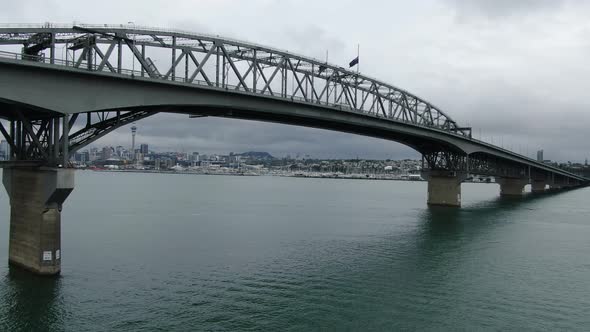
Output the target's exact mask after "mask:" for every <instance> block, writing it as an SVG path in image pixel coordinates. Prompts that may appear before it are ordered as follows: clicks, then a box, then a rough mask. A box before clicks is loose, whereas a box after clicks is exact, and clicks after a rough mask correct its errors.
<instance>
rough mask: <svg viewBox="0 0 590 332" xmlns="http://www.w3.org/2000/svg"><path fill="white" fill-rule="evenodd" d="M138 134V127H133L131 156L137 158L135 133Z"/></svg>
mask: <svg viewBox="0 0 590 332" xmlns="http://www.w3.org/2000/svg"><path fill="white" fill-rule="evenodd" d="M136 132H137V127H136V126H132V127H131V155H132V156H135V133H136Z"/></svg>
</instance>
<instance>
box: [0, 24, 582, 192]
mask: <svg viewBox="0 0 590 332" xmlns="http://www.w3.org/2000/svg"><path fill="white" fill-rule="evenodd" d="M0 72H1V73H2V77H1V78H0V105H1V106H2V108H1V109H0V117H2V118H4V119H7V120H9V121H10V126H9V128H8V129H6V128H4V126H0V131H2V134H3V136H4V137H5V138H6V140H7V141H8V142H9V143H10V145H11V147H12V151H13V153H12V160H13V161H28V162H37V163H41V164H44V165H53V166H56V165H59V164H63V165H65V164H67V160H68V157H69V155H70V154H71V153H72V152H74V151H76V150H78V149H80V148H82V147H84V146H86V145H88V144H90V143H91V142H93V141H94V140H96V139H98V138H100V137H102V136H104V135H105V134H107V133H109V132H111V131H112V130H114V129H116V128H119V127H121V126H123V125H126V124H129V123H131V122H133V121H137V120H139V119H142V118H145V117H148V116H151V115H153V114H156V113H158V112H173V113H185V114H190V115H192V116H195V117H199V116H218V117H232V118H242V119H250V120H260V121H271V122H280V123H287V124H295V125H302V126H309V127H317V128H324V129H332V130H338V131H344V132H351V133H356V134H361V135H367V136H373V137H380V138H385V139H389V140H393V141H397V142H400V143H403V144H406V145H408V146H410V147H413V148H414V149H416V150H418V151H419V152H420V153H422V155H423V159H424V162H425V167H424V168H425V169H430V170H441V171H449V172H451V173H450V174H454V173H453V172H457V171H459V172H468V173H472V174H483V175H494V176H501V177H509V178H528V179H529V182H531V181H532V180H531V179H532V178H542V179H544V180H543V181H545V182H549V181H553V182H559V183H562V182H563V183H570V181H571V182H572V183H576V184H578V183H582V182H586V181H587V179H585V178H583V177H581V176H578V175H576V174H572V173H570V172H567V171H564V170H561V169H558V168H556V167H553V166H550V165H547V164H544V163H539V162H536V161H534V160H532V159H530V158H528V157H525V156H522V155H519V154H516V153H514V152H511V151H508V150H505V149H503V148H500V147H497V146H494V145H491V144H488V143H485V142H482V141H478V140H475V139H473V138H472V137H471V128H467V127H462V126H460V125H458V124H457V122H456V121H455V120H453V119H452V118H451V117H449V116H448V115H447V114H446V113H444V112H443V111H441V110H440V109H439V108H437V107H436V106H434V105H433V104H431V103H429V102H427V101H425V100H424V99H421V98H419V97H417V96H415V95H413V94H411V93H409V92H407V91H405V90H403V89H400V88H397V87H395V86H393V85H391V84H387V83H385V82H382V81H380V80H377V79H373V78H370V77H367V76H365V75H362V74H360V73H356V72H353V71H350V70H347V69H345V68H342V67H339V66H335V65H333V64H329V63H326V62H324V61H321V60H317V59H312V58H309V57H304V56H300V55H297V54H293V53H290V52H286V51H282V50H277V49H274V48H269V47H265V46H261V45H257V44H253V43H247V42H243V41H238V40H231V39H227V38H221V37H219V36H209V35H203V34H195V33H191V32H186V31H178V30H175V31H173V30H163V29H158V28H150V27H137V26H126V25H87V24H84V25H76V26H71V25H67V26H66V25H53V24H45V25H1V26H0Z"/></svg>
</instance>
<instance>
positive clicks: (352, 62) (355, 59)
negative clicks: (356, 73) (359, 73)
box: [348, 56, 359, 68]
mask: <svg viewBox="0 0 590 332" xmlns="http://www.w3.org/2000/svg"><path fill="white" fill-rule="evenodd" d="M358 64H359V57H358V56H357V57H356V58H354V59H352V61H350V63H349V64H348V67H349V68H352V67H354V66H356V65H358Z"/></svg>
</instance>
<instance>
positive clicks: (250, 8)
mask: <svg viewBox="0 0 590 332" xmlns="http://www.w3.org/2000/svg"><path fill="white" fill-rule="evenodd" d="M80 6H81V5H80V4H79V3H78V2H74V1H73V0H62V1H59V3H58V2H56V1H53V2H41V3H39V2H33V1H29V0H23V1H19V2H14V1H10V2H9V3H7V4H6V5H5V6H3V8H2V9H3V10H2V11H1V12H0V21H5V22H23V21H24V22H35V21H36V22H45V21H53V22H72V21H74V20H79V21H84V22H88V23H126V22H128V21H134V22H135V23H136V24H138V25H152V26H161V27H171V28H179V29H185V30H194V31H196V32H204V33H209V34H219V35H223V36H227V37H231V38H238V39H245V40H248V41H252V42H256V43H260V44H265V45H269V46H273V47H276V48H280V49H288V50H290V51H293V52H297V53H301V54H304V55H308V56H312V57H316V58H320V59H323V58H324V57H325V51H326V49H329V51H330V62H333V63H335V64H337V65H343V66H345V65H346V63H347V62H348V61H349V60H350V59H351V57H352V56H354V54H356V45H357V43H360V44H361V71H362V72H363V73H365V74H367V75H369V76H372V77H376V78H378V79H380V80H383V81H386V82H389V83H392V84H393V85H396V86H398V87H401V88H404V89H406V90H408V91H411V92H412V93H415V94H417V95H418V96H421V97H423V98H424V99H426V100H428V101H430V102H432V103H434V104H435V105H437V106H439V107H441V108H442V110H443V111H445V112H446V113H447V114H449V115H450V116H451V117H452V118H453V119H455V120H456V121H458V122H459V123H460V124H462V125H463V124H464V125H467V124H469V125H471V126H473V127H474V134H475V135H476V137H477V136H478V134H479V132H480V131H481V132H482V134H483V136H484V137H486V138H487V139H488V140H489V139H490V138H491V137H494V140H495V143H498V142H500V141H502V140H503V142H504V145H505V146H512V147H520V149H521V150H526V149H527V148H526V147H527V146H528V149H529V153H532V152H533V151H534V150H535V149H537V148H543V149H544V150H545V154H546V155H547V156H548V157H549V158H551V159H557V160H568V159H570V160H584V159H585V158H586V157H588V156H590V151H589V150H590V147H589V145H588V143H587V142H588V141H587V138H586V133H587V131H588V129H587V128H588V124H590V118H589V116H588V114H589V113H588V111H587V110H588V109H589V108H590V103H589V102H587V101H586V100H587V91H586V90H587V88H586V87H588V86H590V63H589V62H588V61H587V59H588V56H589V55H590V42H588V38H587V35H588V31H589V28H588V24H587V17H588V16H589V15H590V5H588V4H586V3H585V2H582V1H571V0H555V1H553V0H539V1H532V0H520V1H507V0H494V1H492V0H490V1H484V0H469V1H462V0H442V1H440V0H425V1H420V2H407V1H391V2H383V1H377V0H366V1H364V2H363V3H361V4H359V3H358V2H354V1H321V2H318V1H316V2H314V3H302V2H301V1H294V0H283V1H272V0H252V1H248V2H246V1H230V0H224V1H219V0H200V1H199V2H195V1H188V0H178V1H175V2H174V3H173V4H172V3H170V2H169V1H154V2H151V3H150V6H145V5H143V2H139V1H136V0H130V1H125V2H120V1H119V2H115V1H111V0H105V1H103V3H102V6H97V7H96V8H95V10H92V11H81V10H79V8H80ZM114 6H119V8H121V10H120V11H113V10H111V8H112V7H114ZM164 56H165V57H163V58H162V59H163V60H161V62H162V63H165V62H166V61H167V59H168V55H167V54H164ZM137 126H138V127H139V134H138V140H139V141H141V142H146V143H148V144H150V145H151V146H153V147H154V148H157V149H160V150H166V149H185V150H186V151H205V152H207V153H211V152H229V151H236V152H237V151H245V150H268V151H269V152H271V153H274V154H277V155H282V154H283V155H284V154H286V153H290V154H293V153H297V152H299V153H302V154H306V153H310V154H317V155H318V156H329V157H355V156H356V155H358V156H360V157H371V158H388V157H396V158H397V157H400V158H401V157H405V156H417V154H416V153H415V152H414V151H413V150H411V149H409V148H407V147H404V146H402V145H400V144H397V143H394V142H388V141H383V140H376V139H371V138H366V137H360V136H355V135H350V134H345V133H335V132H329V131H322V130H314V129H309V128H300V127H292V126H284V125H278V124H269V123H258V122H249V121H238V120H226V119H213V118H211V119H210V118H205V119H194V120H188V119H186V117H185V116H178V115H166V114H164V115H158V116H157V117H154V118H148V119H145V120H143V121H140V122H138V123H137ZM102 144H109V145H129V144H130V135H129V128H123V129H120V130H118V131H116V132H114V133H112V134H109V135H107V136H105V137H104V138H103V139H101V140H99V141H97V142H96V145H102Z"/></svg>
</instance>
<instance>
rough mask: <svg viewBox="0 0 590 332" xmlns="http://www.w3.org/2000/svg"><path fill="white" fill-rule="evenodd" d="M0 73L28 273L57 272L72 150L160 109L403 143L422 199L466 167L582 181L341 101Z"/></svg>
mask: <svg viewBox="0 0 590 332" xmlns="http://www.w3.org/2000/svg"><path fill="white" fill-rule="evenodd" d="M0 72H1V73H2V75H0V118H2V119H4V120H3V121H1V122H0V132H1V134H2V136H3V137H4V139H5V140H7V141H8V143H9V145H10V161H8V162H5V163H3V164H2V166H4V167H7V169H5V172H4V174H3V182H4V185H5V187H6V188H7V191H8V193H9V197H10V204H11V221H10V239H11V241H10V249H9V251H10V258H9V259H10V262H11V263H13V264H17V265H20V266H24V267H26V268H28V269H30V270H32V271H34V272H36V273H44V274H56V273H59V269H60V257H61V251H60V237H59V233H60V232H59V230H60V211H61V204H62V203H63V201H64V200H65V199H66V197H67V195H68V194H69V193H70V192H71V191H72V190H73V174H71V172H70V170H68V169H67V166H68V161H69V157H70V155H71V154H72V153H73V152H75V151H77V150H79V149H81V148H83V147H84V146H87V145H88V144H90V143H92V142H94V141H95V140H97V139H99V138H100V137H103V136H104V135H106V134H108V133H109V132H111V131H113V130H115V129H117V128H120V127H122V126H125V125H127V124H130V123H132V122H135V121H138V120H140V119H143V118H146V117H149V116H152V115H154V114H158V113H180V114H186V115H187V116H190V115H193V116H213V117H224V118H235V119H244V120H253V121H265V122H275V123H282V124H289V125H297V126H305V127H313V128H320V129H327V130H335V131H340V132H347V133H353V134H358V135H364V136H370V137H375V138H381V139H386V140H391V141H395V142H399V143H402V144H405V145H407V146H410V147H412V148H414V149H416V150H417V151H419V152H420V153H421V154H422V155H423V176H424V177H425V178H426V179H427V180H428V197H427V202H428V204H430V205H447V206H460V204H461V182H463V181H464V180H465V179H466V178H468V176H469V175H470V174H480V175H487V176H494V177H496V179H497V182H498V183H500V185H501V192H502V194H503V195H518V194H521V193H522V188H524V184H527V183H531V184H532V187H533V191H535V192H541V191H543V190H545V188H546V186H547V185H549V186H550V187H552V188H567V187H572V186H576V185H579V184H580V183H581V182H580V181H581V180H580V179H579V178H576V177H575V176H573V175H568V174H567V173H565V172H561V173H559V172H558V171H557V170H552V169H550V168H549V167H548V166H543V165H534V166H531V164H530V163H528V164H527V162H526V159H523V158H520V157H518V156H515V155H514V154H510V153H508V152H504V151H498V150H497V148H494V147H493V146H489V145H486V144H484V143H481V142H477V141H474V140H472V139H471V138H466V137H463V136H459V135H456V134H453V133H451V132H445V131H443V130H439V129H436V128H427V127H424V126H419V125H416V124H413V123H405V122H400V121H392V120H389V119H384V118H382V117H379V116H376V115H367V114H363V113H359V112H355V111H352V110H343V109H342V108H339V107H328V106H325V105H317V104H313V103H309V102H301V101H297V100H285V99H279V98H274V97H268V96H253V95H252V94H247V93H241V92H239V91H228V90H220V89H211V88H202V87H194V86H186V85H183V84H178V83H170V82H154V81H151V80H149V79H147V78H146V79H142V78H135V79H130V78H121V77H119V76H116V75H112V74H100V75H98V74H94V73H88V72H79V71H76V70H69V69H65V70H64V69H59V70H55V69H49V68H45V67H42V66H41V67H39V66H22V65H16V64H13V63H8V64H7V63H2V62H1V61H0ZM194 121H198V120H197V119H196V120H194ZM519 158H520V159H519Z"/></svg>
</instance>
